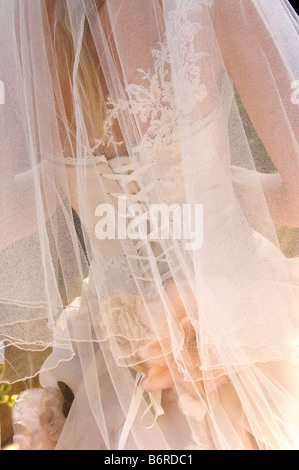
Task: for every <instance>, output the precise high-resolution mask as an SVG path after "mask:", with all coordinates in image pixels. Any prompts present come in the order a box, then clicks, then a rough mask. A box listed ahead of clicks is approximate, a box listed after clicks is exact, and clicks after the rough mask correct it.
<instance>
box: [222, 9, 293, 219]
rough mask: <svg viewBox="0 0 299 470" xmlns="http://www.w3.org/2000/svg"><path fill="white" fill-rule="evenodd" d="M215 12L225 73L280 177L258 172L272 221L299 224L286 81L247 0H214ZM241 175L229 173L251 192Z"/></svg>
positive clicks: (288, 82)
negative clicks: (228, 76) (243, 0)
mask: <svg viewBox="0 0 299 470" xmlns="http://www.w3.org/2000/svg"><path fill="white" fill-rule="evenodd" d="M214 13H215V16H214V25H215V30H216V34H217V36H218V39H219V44H220V46H221V52H222V55H223V58H224V61H225V64H226V66H227V69H228V71H229V74H230V76H231V77H232V79H233V81H234V83H235V85H236V88H237V90H238V92H239V95H240V97H241V99H242V102H243V104H244V106H245V108H246V110H247V113H248V115H249V117H250V119H251V121H252V123H253V125H254V127H255V129H256V131H257V133H258V135H259V137H260V138H261V140H262V142H263V143H264V145H265V148H266V149H267V151H268V153H269V155H270V157H271V159H272V161H273V162H274V164H275V166H276V168H277V170H278V173H279V174H277V175H264V174H259V177H260V183H261V185H262V187H263V190H264V194H265V198H266V201H267V204H268V207H269V210H270V213H271V215H272V218H273V221H274V222H275V223H277V224H279V225H289V226H299V153H298V133H297V135H296V129H298V124H299V111H298V106H296V105H294V104H293V103H292V100H291V95H292V92H293V90H292V88H291V79H290V77H289V75H288V73H287V70H286V68H285V65H284V63H283V62H282V59H281V56H280V54H279V52H278V50H277V48H276V45H275V44H274V41H273V38H272V36H271V34H270V33H269V31H268V30H267V29H266V26H265V24H264V22H263V21H262V20H261V17H260V15H259V13H258V12H257V10H256V8H255V6H254V4H253V2H252V1H251V0H249V1H246V2H239V1H238V2H236V1H235V0H225V1H223V0H216V1H215V10H214ZM245 173H246V170H243V171H242V170H240V169H237V168H234V169H233V177H234V179H235V183H236V184H237V185H239V186H240V193H241V192H242V189H243V190H245V191H247V192H248V191H250V185H251V181H252V180H251V178H250V172H248V177H246V175H245ZM244 176H245V177H244ZM246 186H247V188H246Z"/></svg>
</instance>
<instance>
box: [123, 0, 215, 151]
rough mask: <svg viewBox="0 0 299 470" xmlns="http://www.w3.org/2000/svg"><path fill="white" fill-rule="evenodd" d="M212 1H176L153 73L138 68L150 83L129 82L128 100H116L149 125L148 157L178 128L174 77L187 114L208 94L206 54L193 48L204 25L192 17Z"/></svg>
mask: <svg viewBox="0 0 299 470" xmlns="http://www.w3.org/2000/svg"><path fill="white" fill-rule="evenodd" d="M213 1H214V0H176V8H175V9H174V10H172V11H170V12H169V15H168V20H167V31H168V33H167V37H165V40H164V41H163V42H159V43H158V44H157V48H155V49H153V50H152V56H153V58H154V59H155V61H154V71H153V74H152V75H151V74H150V72H146V71H144V70H142V69H139V72H140V74H141V75H142V79H143V80H144V81H145V83H146V82H147V86H142V85H137V84H129V85H128V86H127V87H126V93H127V95H128V100H123V99H120V100H118V101H117V103H114V106H115V109H116V110H117V109H120V110H123V111H124V110H126V111H129V113H130V114H132V115H134V116H135V117H136V116H138V117H139V119H140V121H141V122H142V123H146V124H148V129H147V132H146V133H145V134H144V135H143V137H142V138H141V142H140V146H139V147H140V151H142V152H143V153H146V154H149V158H150V157H151V156H153V155H155V154H156V153H157V152H158V151H159V150H161V149H163V148H165V147H166V146H168V145H169V140H170V139H171V138H172V136H173V135H174V133H175V132H176V130H177V128H178V115H177V111H178V109H177V104H176V97H175V93H174V83H173V80H172V77H174V80H175V81H176V83H178V84H179V85H180V86H178V87H176V93H179V94H180V96H179V102H180V100H182V101H181V102H182V103H184V111H183V112H184V115H185V114H186V113H187V114H188V113H190V112H191V111H192V110H193V109H194V107H195V106H196V105H197V104H198V103H199V102H201V101H202V100H204V98H205V97H206V96H207V88H206V86H205V84H203V83H202V79H201V68H200V65H199V64H200V60H201V59H202V58H203V57H205V56H206V55H207V54H206V53H205V52H195V50H194V42H195V41H194V40H195V37H196V35H197V33H198V32H199V31H200V30H201V29H202V26H201V25H200V23H197V22H192V21H191V20H190V18H191V17H192V15H194V14H195V13H198V12H203V9H204V7H211V6H212V4H213ZM189 16H190V18H189ZM170 63H171V64H172V65H173V64H174V65H175V68H174V70H173V69H172V70H170ZM180 111H181V110H180Z"/></svg>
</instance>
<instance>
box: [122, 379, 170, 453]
mask: <svg viewBox="0 0 299 470" xmlns="http://www.w3.org/2000/svg"><path fill="white" fill-rule="evenodd" d="M144 376H145V374H144V373H142V372H137V375H136V379H135V390H134V394H133V397H132V400H131V404H130V407H129V410H128V414H127V417H126V420H125V423H124V425H123V429H122V432H121V435H120V438H119V442H118V450H124V448H125V445H126V443H127V440H128V436H129V433H130V431H131V428H132V426H133V424H134V421H135V419H136V416H137V413H138V410H139V408H140V405H141V402H142V398H143V394H144V390H143V388H142V386H141V380H142V379H143V377H144ZM148 396H149V398H150V403H149V405H148V407H147V408H146V410H145V411H144V413H143V414H142V416H141V421H142V420H143V418H144V417H145V416H146V414H147V413H148V412H149V411H150V410H151V409H152V408H153V410H154V412H155V415H154V421H153V423H152V424H151V425H150V426H144V427H145V428H146V429H151V428H152V427H153V426H154V425H155V424H156V421H157V419H158V417H159V416H161V415H163V414H164V409H163V407H162V405H161V399H162V392H155V393H150V392H149V393H148Z"/></svg>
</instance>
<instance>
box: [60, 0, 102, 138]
mask: <svg viewBox="0 0 299 470" xmlns="http://www.w3.org/2000/svg"><path fill="white" fill-rule="evenodd" d="M55 2H56V3H55V9H56V12H57V16H56V18H57V19H58V24H59V27H60V28H59V30H60V34H62V39H63V48H64V53H65V58H66V62H67V66H68V71H69V77H70V81H71V85H72V86H73V71H74V63H75V52H74V42H73V35H72V29H71V24H70V16H69V10H68V8H66V1H65V0H55ZM94 2H95V6H96V7H97V9H99V8H100V7H101V5H102V4H103V3H104V2H105V0H94ZM91 41H92V37H91V31H90V27H89V24H88V22H87V20H86V21H85V25H84V34H83V38H82V44H81V51H80V58H79V64H78V72H77V78H78V91H79V96H80V101H81V106H82V112H83V114H84V118H85V120H86V122H87V125H88V127H89V132H90V133H91V134H92V135H90V136H89V137H90V140H93V141H95V140H99V139H102V138H103V102H102V101H103V98H102V87H101V83H100V78H99V72H98V66H96V64H95V59H94V58H93V56H92V53H91ZM67 118H68V121H69V126H70V129H71V130H72V131H75V129H76V121H75V115H74V103H73V97H72V99H71V103H69V110H68V113H67Z"/></svg>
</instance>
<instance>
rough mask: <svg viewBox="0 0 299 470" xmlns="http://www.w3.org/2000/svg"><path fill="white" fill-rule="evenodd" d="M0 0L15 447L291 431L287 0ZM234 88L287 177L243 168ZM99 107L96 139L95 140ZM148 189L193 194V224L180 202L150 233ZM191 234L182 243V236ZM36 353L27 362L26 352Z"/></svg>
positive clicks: (298, 402)
mask: <svg viewBox="0 0 299 470" xmlns="http://www.w3.org/2000/svg"><path fill="white" fill-rule="evenodd" d="M2 2H3V3H2V6H0V31H1V32H0V39H1V38H2V39H5V40H6V43H7V54H8V55H9V57H11V60H12V64H13V65H12V66H11V67H10V68H8V67H6V62H5V60H4V59H3V58H0V71H1V73H2V71H3V79H4V82H5V83H7V84H8V85H7V103H8V105H7V113H6V114H5V115H3V116H2V117H1V119H3V123H4V125H3V131H2V128H1V132H2V133H1V134H0V137H2V138H3V139H2V140H3V144H2V150H3V151H2V153H1V164H2V166H1V169H3V174H4V178H3V188H2V187H1V192H2V196H3V200H4V201H5V203H6V204H3V212H4V217H3V220H4V223H3V227H4V228H3V232H4V237H3V238H2V237H1V238H0V242H1V247H2V246H3V247H4V248H3V250H4V253H5V249H6V247H7V245H9V244H11V246H9V253H11V254H10V257H9V258H10V266H9V267H8V266H6V264H8V263H6V258H5V256H4V258H3V259H4V260H5V262H4V263H3V265H4V266H5V270H4V272H3V274H1V283H0V284H1V285H0V302H1V305H2V310H1V313H0V314H1V318H0V319H1V331H0V340H2V341H3V344H4V346H5V348H6V346H7V347H8V349H9V348H10V347H11V346H14V347H16V348H18V349H20V350H24V355H23V357H22V358H21V360H20V361H19V362H17V361H15V362H12V364H10V365H11V367H9V364H8V362H9V361H7V373H8V378H9V379H10V380H11V381H16V380H20V379H21V378H22V379H23V378H28V377H33V376H35V375H37V374H39V380H40V385H41V388H39V389H29V390H26V391H25V392H23V393H22V394H20V396H19V398H18V400H17V401H16V404H15V405H14V407H13V410H12V418H13V425H14V440H15V442H16V443H17V444H18V445H19V448H20V449H57V450H64V449H67V450H78V449H84V450H89V449H90V450H91V449H97V450H253V449H261V450H268V449H271V450H276V449H277V450H278V449H285V450H290V449H296V448H298V447H299V368H298V361H297V360H296V357H295V354H294V352H295V348H296V345H297V344H298V343H297V341H298V338H299V321H298V320H299V269H298V260H296V259H286V258H285V256H284V255H283V253H282V251H281V249H280V246H279V243H278V240H277V233H276V227H275V221H274V219H275V217H276V213H275V210H273V206H274V208H275V207H276V206H277V207H278V209H280V210H278V212H279V215H281V213H282V215H283V217H282V219H283V221H282V222H284V221H285V220H286V219H287V222H288V223H290V224H293V225H296V224H298V219H297V216H296V207H297V205H296V204H297V202H296V201H297V199H296V197H297V190H296V188H297V187H298V185H297V179H298V178H299V175H298V171H297V170H298V161H297V160H298V140H297V137H296V132H295V130H296V129H295V127H296V126H295V124H296V122H297V117H298V106H295V107H294V104H292V103H291V100H290V93H289V90H286V83H289V82H288V81H289V80H291V82H290V83H293V82H292V80H293V81H294V80H295V78H296V72H297V71H298V59H296V55H295V53H294V51H295V50H296V44H297V42H298V19H297V18H295V17H294V14H293V13H292V12H291V11H290V9H289V6H288V2H287V1H286V0H279V1H278V2H277V4H276V5H275V7H274V6H273V2H270V0H250V2H248V3H246V4H245V2H238V1H236V0H232V1H229V2H226V3H225V4H224V3H223V2H222V1H221V0H162V1H160V0H149V1H145V0H142V1H141V0H125V2H122V1H121V0H107V1H106V2H104V3H105V4H104V6H103V2H101V1H95V2H94V1H93V0H72V1H71V2H70V1H68V0H66V1H64V0H57V2H55V4H56V8H55V9H54V10H53V11H51V10H49V8H50V7H51V2H49V5H48V4H47V2H43V1H40V2H39V3H38V6H36V4H34V2H33V1H32V0H26V1H24V3H22V4H21V3H18V2H17V0H9V1H8V0H2ZM53 5H54V4H53ZM1 8H2V9H3V10H1ZM132 11H134V14H132ZM2 12H3V13H6V15H7V18H8V20H9V21H10V23H11V24H14V29H13V32H11V31H10V30H9V29H8V27H7V25H6V23H5V22H4V20H3V19H1V18H2V16H1V15H2ZM278 19H279V21H278ZM59 25H64V26H65V25H66V31H64V34H65V35H63V34H62V33H61V31H60V29H59ZM1 27H2V29H1ZM28 32H30V34H29V33H28ZM253 33H254V34H253ZM67 44H68V45H70V44H71V51H70V50H64V47H65V48H66V45H67ZM89 49H90V50H89ZM86 50H87V51H89V52H88V53H87V52H86ZM245 50H246V56H245V55H244V54H245V52H244V51H245ZM61 51H62V56H63V57H64V59H66V61H67V62H62V63H63V64H64V68H63V67H62V69H61V68H60V67H59V65H58V64H59V60H61V57H60V55H59V53H60V52H61ZM227 51H228V52H227ZM232 51H233V52H232ZM89 53H90V56H89ZM68 54H69V55H72V54H73V56H72V57H71V59H70V58H69V57H68ZM84 54H85V55H84ZM90 57H91V58H92V60H91V59H90ZM86 58H88V59H89V61H88V64H89V65H88V67H87V69H86V68H84V66H85V65H86V62H84V61H85V60H86ZM245 59H246V60H245ZM243 61H244V64H243ZM36 64H38V66H37V65H36ZM80 64H81V65H80ZM92 64H93V67H94V68H95V72H96V74H98V75H99V76H100V77H101V79H102V82H103V83H101V90H102V95H103V96H102V97H103V98H105V99H103V101H101V103H100V105H98V102H97V101H96V97H97V93H94V89H93V86H95V78H94V77H95V76H93V81H92V83H93V85H91V84H90V83H89V84H88V80H87V78H88V71H90V70H91V69H92ZM80 67H81V68H80ZM90 73H91V72H90ZM86 82H87V84H86ZM265 83H267V85H268V86H267V87H265V86H264V85H265ZM68 86H69V89H68ZM235 86H236V87H237V88H239V91H240V95H241V99H242V103H241V104H239V102H238V100H237V97H236V90H235V88H234V87H235ZM97 91H98V90H96V92H97ZM88 93H90V96H91V97H92V99H91V101H88V99H87V96H88ZM68 94H70V96H71V97H72V100H71V102H72V106H73V108H72V111H73V112H72V113H71V112H70V110H69V108H68V104H67V103H66V102H65V96H67V95H68ZM243 103H244V106H246V108H247V111H248V112H249V114H250V115H251V119H252V121H253V123H254V125H255V126H256V128H257V130H258V131H259V132H260V134H261V135H262V136H263V137H264V140H265V145H266V146H267V149H269V153H271V157H272V158H273V161H274V163H275V164H276V165H277V168H278V171H279V172H280V173H281V175H282V176H281V178H282V180H281V181H280V179H279V178H280V174H277V173H275V174H274V173H272V174H269V175H266V176H267V177H266V178H265V177H264V176H265V175H261V174H260V173H259V172H258V171H256V168H255V164H254V156H253V154H252V150H251V147H250V137H248V136H247V135H246V132H245V130H244V125H245V126H246V124H248V122H249V121H250V119H249V117H245V118H241V116H240V108H241V107H242V106H243ZM86 104H88V106H86ZM94 106H95V108H97V106H98V112H100V111H99V110H100V109H102V108H103V129H104V131H105V135H104V138H101V139H97V138H96V137H97V135H95V136H93V137H94V141H93V144H95V145H91V144H90V140H91V138H90V135H92V132H93V125H95V123H94V120H93V117H94V116H93V114H92V108H93V107H94ZM117 126H118V127H119V129H120V131H121V132H120V133H119V132H118V130H119V129H118V128H117ZM90 129H91V130H90ZM117 129H118V130H117ZM119 134H120V136H119ZM17 137H18V139H17ZM105 139H106V140H108V143H109V145H108V149H109V150H111V147H112V149H113V151H112V152H108V151H107V152H104V150H103V148H105V145H104V144H107V142H106V141H105ZM0 141H1V140H0ZM14 141H16V142H18V144H17V145H15V146H13V142H14ZM15 147H16V148H15ZM106 147H107V146H106ZM123 148H125V149H126V150H125V151H124V152H123V151H122V149H123ZM8 149H10V150H9V152H10V153H9V154H10V155H12V157H11V158H10V159H8V158H7V151H8ZM123 154H124V155H123ZM24 155H26V156H28V158H27V160H28V161H27V160H26V159H25V160H26V164H25V169H26V170H27V171H25V170H24V171H22V169H19V167H18V165H20V164H21V163H23V164H24V162H23V160H24V158H25V157H24ZM2 156H3V158H2ZM259 156H260V155H259ZM262 156H263V155H262ZM26 165H27V166H26ZM5 175H6V176H5ZM284 180H285V181H284ZM283 182H285V184H286V186H287V190H286V193H283V192H280V191H281V190H282V187H284V185H283V184H282V183H283ZM17 183H18V184H19V186H18V184H17ZM20 183H21V184H20ZM272 183H273V186H272ZM19 187H21V189H19ZM273 187H274V189H277V191H273ZM273 193H274V197H273ZM286 194H289V195H292V197H293V198H294V202H293V206H292V205H291V210H290V211H288V210H287V209H288V207H289V206H288V202H289V201H288V198H287V197H286ZM275 197H277V199H275ZM291 200H292V199H291ZM20 201H21V202H22V204H23V205H22V206H21V209H20V207H19V202H20ZM273 201H274V202H273ZM124 202H126V223H127V222H128V221H130V222H131V221H133V222H135V225H134V224H133V225H130V223H129V224H127V226H126V228H128V227H129V226H130V227H131V229H132V232H130V236H128V232H127V233H126V234H125V236H123V233H122V234H121V236H119V233H117V232H116V237H114V238H113V237H112V238H104V237H102V235H103V232H104V231H105V230H106V231H107V234H108V233H109V234H110V228H109V226H108V222H107V224H106V225H105V218H104V217H103V214H104V212H105V210H106V212H107V211H108V212H109V211H110V210H111V213H110V214H114V215H116V217H117V224H116V225H117V227H118V228H119V226H122V227H124V225H123V216H124V214H120V210H119V207H120V206H119V203H124ZM276 203H277V204H276ZM104 204H105V206H104ZM157 204H161V205H164V208H165V207H166V208H168V209H170V208H172V209H173V211H171V210H170V211H169V215H172V217H173V219H175V220H174V222H177V220H176V217H177V214H182V212H180V211H178V212H175V208H180V209H181V208H182V207H184V205H185V206H186V207H189V208H190V207H191V208H194V206H196V205H199V206H201V207H202V210H203V212H202V213H201V214H202V219H201V226H200V229H198V228H199V226H196V231H195V230H194V224H193V222H194V220H190V219H188V224H187V225H188V227H187V230H186V231H184V227H183V230H182V233H181V237H174V236H173V233H172V232H171V233H170V236H168V237H167V236H166V237H164V236H162V235H161V233H160V232H159V236H158V237H157V238H150V233H149V230H150V229H151V226H150V223H151V220H150V216H151V212H150V208H151V207H153V206H154V205H157ZM1 207H2V206H1ZM26 208H27V209H28V208H30V210H29V215H30V216H32V217H31V218H30V217H29V216H28V223H27V224H26V217H25V216H24V214H27V212H26V211H25V209H26ZM142 208H143V209H144V212H142ZM281 208H282V210H281ZM293 208H294V210H292V209H293ZM72 209H73V210H75V211H76V212H77V214H78V217H79V219H80V222H81V224H82V238H83V245H84V246H83V247H82V246H81V243H80V241H79V240H78V227H77V226H76V224H75V222H74V218H73V212H72ZM130 210H132V211H133V212H131V213H130ZM138 210H141V213H140V212H138ZM108 212H107V213H108ZM292 212H293V214H292ZM290 213H291V214H290ZM20 214H23V215H22V218H21V216H20ZM136 214H138V216H140V218H139V219H138V217H136ZM189 215H190V214H189ZM284 216H285V219H284ZM291 216H294V219H292V220H291ZM190 217H191V216H190ZM191 219H192V218H191ZM107 220H108V219H107V218H106V221H107ZM136 220H137V222H136ZM186 220H187V219H186ZM290 220H291V221H290ZM12 221H13V222H12ZM109 222H111V220H110V219H109ZM162 222H163V220H162ZM164 222H165V220H164ZM168 222H172V220H171V219H168ZM183 222H184V220H183ZM197 222H198V221H197ZM160 225H162V224H160ZM160 225H159V229H161V226H160ZM113 228H114V226H113V224H112V229H113ZM30 230H31V232H30ZM112 231H113V230H112ZM29 233H31V234H33V235H32V238H29V239H26V238H25V236H26V235H28V234H29ZM25 234H26V235H25ZM190 234H193V235H195V236H196V237H197V241H198V242H199V245H200V246H198V247H197V248H196V249H191V250H188V249H186V243H187V242H190ZM117 235H118V236H117ZM134 235H135V236H134ZM101 238H102V239H101ZM7 240H9V241H10V242H7ZM24 247H26V251H25V250H24ZM22 250H23V251H22ZM19 253H24V256H23V257H22V256H19ZM25 253H26V256H25ZM33 268H34V269H33ZM74 278H76V280H78V279H79V283H80V289H79V290H78V289H76V288H75V283H74V282H73V279H74ZM18 281H20V282H19V284H20V286H21V287H17V286H18ZM46 348H51V353H50V354H49V356H48V357H47V359H46V360H45V361H44V362H43V364H42V365H40V364H39V363H38V354H36V355H35V354H34V353H35V352H37V353H38V352H39V351H43V350H45V349H46ZM25 351H26V352H25ZM27 358H29V359H28V360H27ZM62 385H63V386H64V387H65V386H66V387H67V389H70V392H71V393H70V394H71V395H72V399H71V400H70V401H71V403H66V402H68V400H67V399H66V397H65V396H64V395H63V394H62V393H61V391H60V388H61V386H62ZM66 405H71V406H70V407H68V410H67V411H66Z"/></svg>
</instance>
